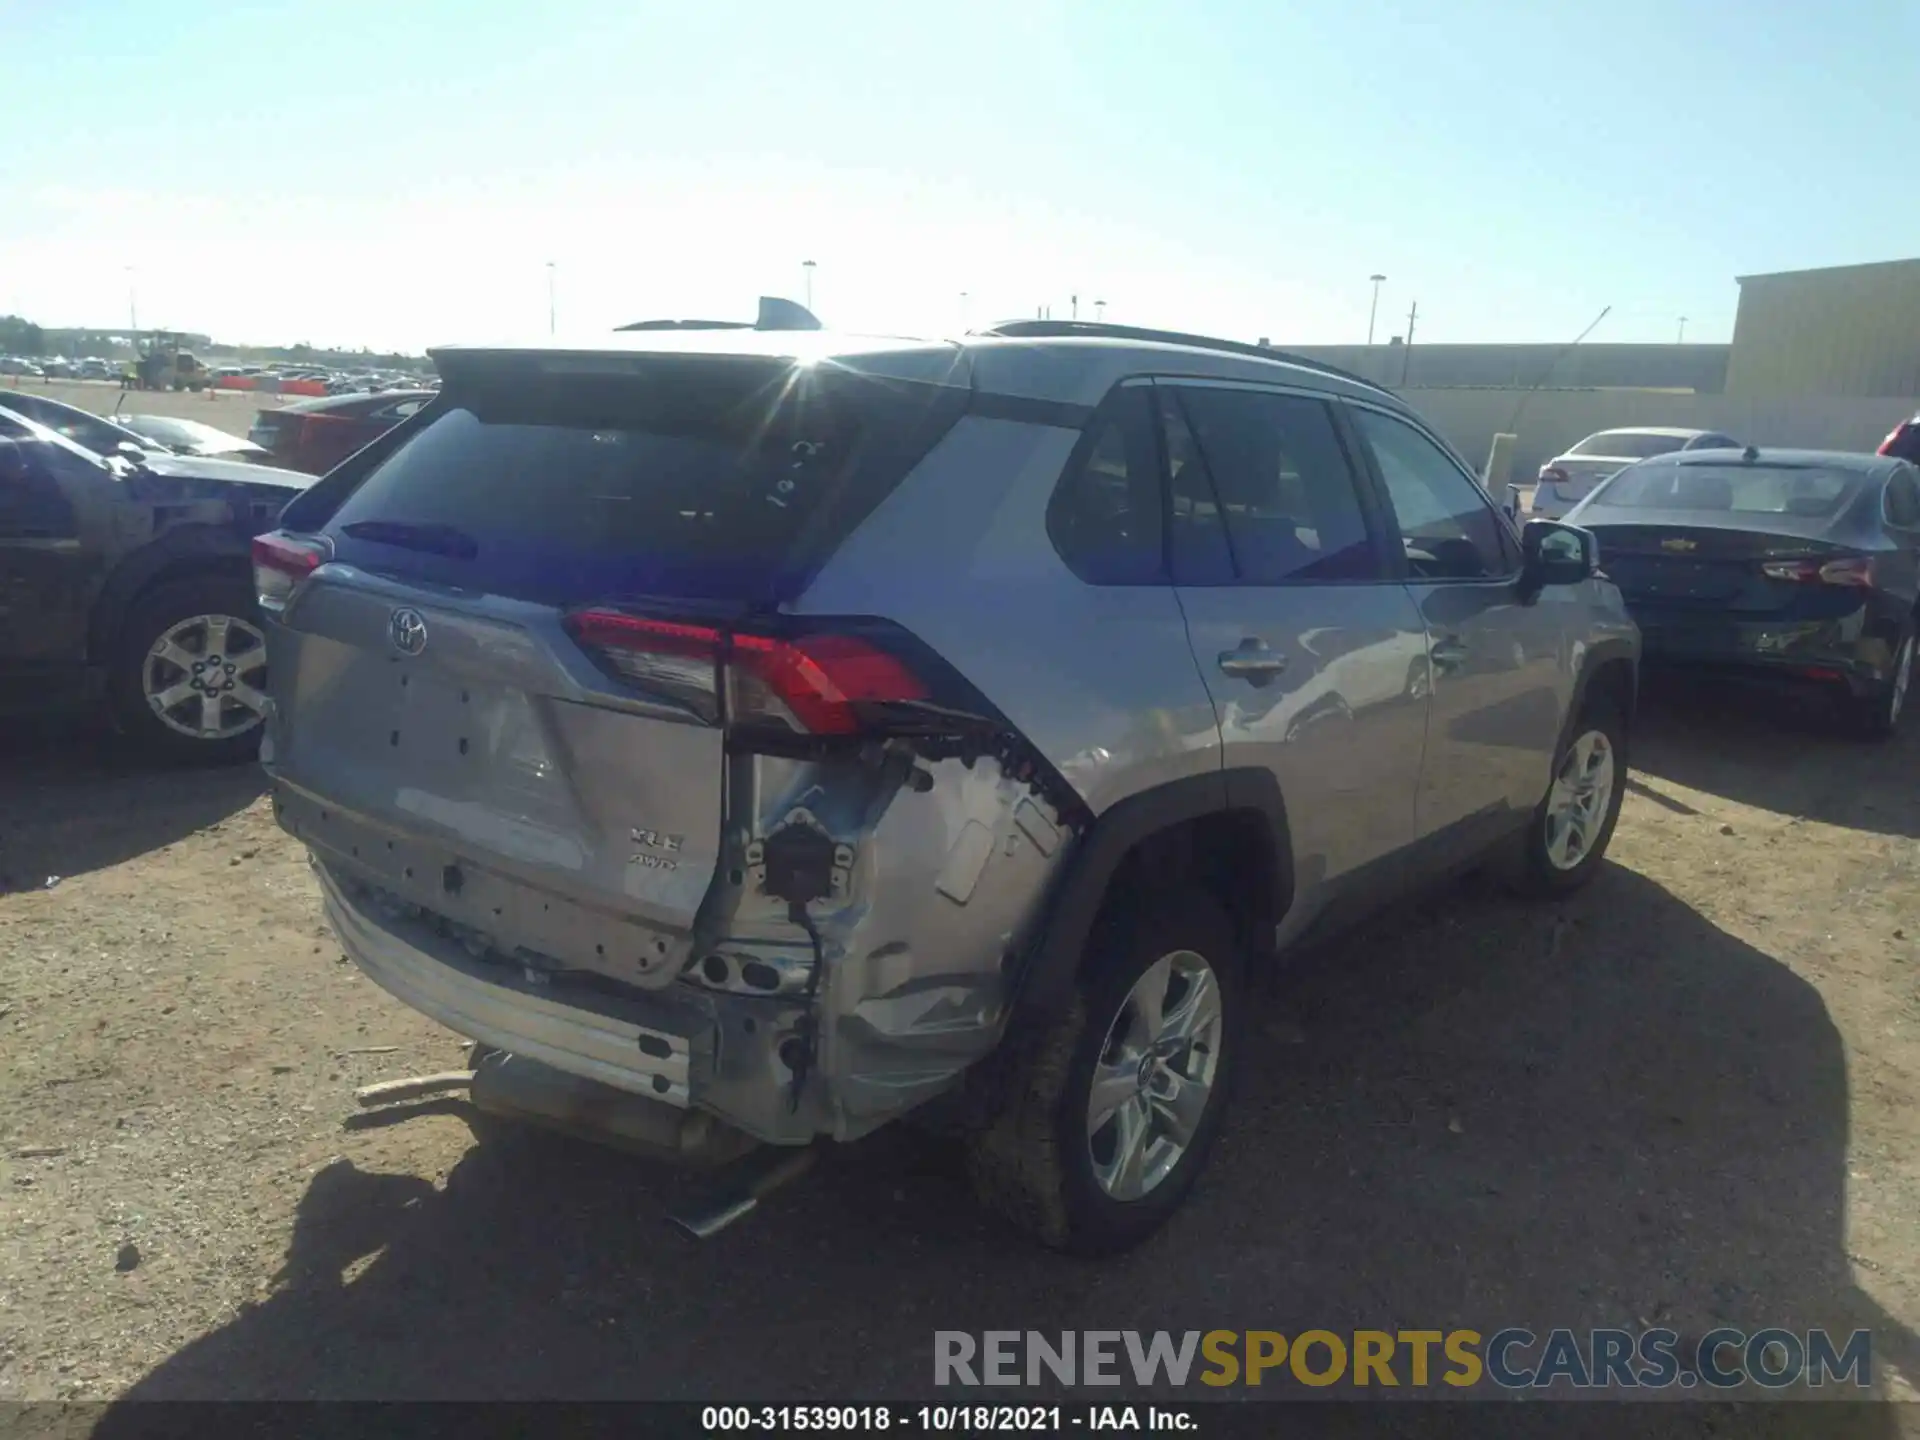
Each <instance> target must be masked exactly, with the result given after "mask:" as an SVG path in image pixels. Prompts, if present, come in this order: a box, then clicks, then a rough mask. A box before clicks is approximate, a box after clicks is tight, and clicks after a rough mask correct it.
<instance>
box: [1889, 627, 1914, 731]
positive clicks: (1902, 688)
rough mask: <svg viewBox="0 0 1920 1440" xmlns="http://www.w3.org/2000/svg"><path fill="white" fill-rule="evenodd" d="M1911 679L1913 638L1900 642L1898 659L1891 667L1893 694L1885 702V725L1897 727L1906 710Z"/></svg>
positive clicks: (1909, 637)
mask: <svg viewBox="0 0 1920 1440" xmlns="http://www.w3.org/2000/svg"><path fill="white" fill-rule="evenodd" d="M1912 679H1913V637H1912V636H1911V635H1909V636H1908V637H1907V638H1906V639H1905V640H1903V641H1901V642H1900V658H1899V660H1898V661H1897V662H1896V663H1895V665H1894V667H1893V694H1892V695H1891V696H1890V697H1888V700H1887V724H1888V725H1897V724H1898V723H1899V722H1900V712H1901V711H1902V710H1903V709H1905V708H1906V704H1907V685H1908V683H1909V682H1910V681H1911V680H1912Z"/></svg>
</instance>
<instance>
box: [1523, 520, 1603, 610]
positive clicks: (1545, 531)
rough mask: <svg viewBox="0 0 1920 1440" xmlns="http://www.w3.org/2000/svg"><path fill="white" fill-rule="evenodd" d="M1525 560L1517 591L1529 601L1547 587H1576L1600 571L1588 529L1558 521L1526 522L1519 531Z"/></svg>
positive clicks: (1596, 545)
mask: <svg viewBox="0 0 1920 1440" xmlns="http://www.w3.org/2000/svg"><path fill="white" fill-rule="evenodd" d="M1520 549H1521V553H1522V554H1523V555H1524V557H1525V559H1524V561H1523V563H1522V565H1521V570H1520V588H1521V592H1522V593H1523V594H1524V595H1525V597H1526V598H1527V599H1529V600H1531V599H1532V598H1533V597H1534V596H1536V595H1538V594H1539V593H1540V592H1541V591H1542V590H1544V589H1545V588H1546V587H1547V586H1549V585H1578V584H1579V583H1580V582H1581V581H1582V580H1590V579H1592V578H1593V576H1594V575H1595V574H1597V573H1598V572H1599V569H1600V542H1599V541H1598V540H1596V539H1595V538H1594V536H1593V532H1592V531H1591V530H1582V529H1581V528H1580V527H1579V526H1578V525H1563V524H1561V523H1560V522H1559V521H1558V520H1529V521H1528V522H1527V524H1526V528H1525V529H1523V530H1522V531H1521V532H1520Z"/></svg>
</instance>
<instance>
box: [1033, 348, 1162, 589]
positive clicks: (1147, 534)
mask: <svg viewBox="0 0 1920 1440" xmlns="http://www.w3.org/2000/svg"><path fill="white" fill-rule="evenodd" d="M1160 522H1161V500H1160V455H1159V450H1158V447H1157V446H1156V444H1155V442H1154V431H1153V391H1152V389H1151V388H1150V387H1149V386H1145V385H1128V386H1122V387H1121V388H1120V389H1118V390H1115V391H1114V392H1113V393H1112V394H1111V395H1110V396H1109V397H1108V398H1107V400H1106V401H1105V403H1104V404H1102V405H1101V407H1100V410H1099V412H1098V413H1097V414H1096V415H1095V416H1094V418H1093V422H1092V424H1091V425H1090V426H1089V427H1088V430H1087V434H1086V438H1085V439H1084V440H1083V441H1082V442H1081V443H1080V446H1079V447H1078V449H1077V450H1076V452H1075V454H1074V457H1073V459H1071V460H1070V461H1069V462H1068V464H1067V468H1066V470H1065V471H1064V472H1063V473H1062V474H1061V477H1060V482H1059V484H1058V485H1057V486H1056V487H1055V488H1054V492H1053V498H1052V499H1051V500H1050V501H1049V502H1048V505H1047V534H1048V536H1049V537H1050V538H1051V539H1052V541H1053V548H1054V549H1055V551H1056V552H1058V554H1059V556H1060V558H1061V559H1062V560H1063V561H1065V562H1066V565H1067V568H1068V569H1069V570H1071V571H1073V573H1074V574H1075V575H1077V576H1079V577H1080V578H1081V579H1082V580H1084V581H1086V582H1087V583H1088V584H1089V585H1155V584H1159V583H1161V582H1163V581H1164V580H1165V578H1166V577H1165V567H1164V566H1163V564H1162V561H1161V551H1160Z"/></svg>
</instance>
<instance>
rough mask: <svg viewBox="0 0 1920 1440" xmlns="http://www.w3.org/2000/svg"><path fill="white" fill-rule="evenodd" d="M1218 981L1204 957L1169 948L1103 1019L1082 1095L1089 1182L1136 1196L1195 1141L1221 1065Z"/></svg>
mask: <svg viewBox="0 0 1920 1440" xmlns="http://www.w3.org/2000/svg"><path fill="white" fill-rule="evenodd" d="M1223 1020H1224V1014H1223V1011H1222V1009H1221V1003H1220V981H1219V977H1218V976H1216V975H1215V974H1214V973H1213V967H1212V966H1210V965H1209V964H1208V963H1207V961H1206V959H1205V957H1203V956H1201V955H1199V954H1197V953H1196V952H1194V951H1192V950H1176V951H1173V952H1172V953H1171V954H1168V955H1163V956H1161V957H1160V958H1159V959H1158V960H1156V961H1154V962H1153V964H1151V965H1149V966H1148V967H1147V969H1146V971H1145V973H1143V974H1142V975H1141V976H1140V978H1139V979H1138V980H1137V981H1135V982H1134V985H1133V988H1132V989H1131V990H1129V991H1128V992H1127V998H1126V999H1125V1000H1124V1001H1122V1002H1121V1005H1120V1009H1119V1012H1118V1013H1117V1014H1116V1015H1115V1016H1114V1017H1113V1021H1112V1023H1111V1024H1110V1025H1109V1026H1108V1027H1107V1036H1106V1041H1105V1043H1104V1044H1103V1045H1102V1046H1101V1048H1100V1058H1099V1059H1098V1060H1097V1061H1096V1062H1095V1063H1094V1067H1093V1081H1092V1085H1091V1087H1090V1090H1089V1094H1088V1097H1087V1154H1088V1158H1089V1159H1090V1160H1091V1161H1092V1165H1093V1178H1094V1181H1095V1183H1096V1184H1098V1185H1099V1186H1100V1188H1101V1189H1102V1190H1103V1191H1105V1192H1106V1194H1107V1195H1109V1196H1110V1197H1112V1198H1113V1199H1115V1200H1121V1201H1127V1200H1138V1199H1140V1198H1141V1197H1142V1196H1144V1195H1146V1194H1147V1193H1148V1192H1149V1191H1151V1190H1153V1189H1154V1188H1155V1187H1157V1186H1158V1185H1160V1184H1161V1183H1162V1182H1163V1181H1165V1180H1166V1178H1167V1176H1168V1175H1170V1174H1172V1173H1173V1170H1174V1167H1175V1166H1177V1165H1178V1164H1179V1163H1180V1158H1181V1157H1182V1156H1183V1155H1185V1154H1186V1153H1187V1149H1188V1147H1189V1146H1191V1145H1192V1144H1193V1142H1194V1137H1195V1135H1196V1133H1197V1132H1198V1131H1199V1128H1200V1122H1201V1119H1202V1118H1203V1117H1204V1116H1205V1114H1206V1111H1207V1105H1208V1102H1209V1101H1210V1100H1211V1099H1212V1097H1213V1088H1214V1081H1215V1079H1216V1077H1217V1076H1218V1074H1219V1069H1220V1038H1221V1034H1222V1030H1223Z"/></svg>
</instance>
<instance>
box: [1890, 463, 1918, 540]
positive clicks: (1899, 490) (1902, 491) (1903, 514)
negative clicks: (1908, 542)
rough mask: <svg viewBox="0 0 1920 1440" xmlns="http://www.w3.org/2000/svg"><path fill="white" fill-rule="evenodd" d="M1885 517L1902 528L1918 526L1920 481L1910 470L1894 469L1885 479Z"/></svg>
mask: <svg viewBox="0 0 1920 1440" xmlns="http://www.w3.org/2000/svg"><path fill="white" fill-rule="evenodd" d="M1887 519H1888V521H1890V522H1891V523H1892V524H1895V525H1898V526H1900V527H1902V528H1903V529H1913V528H1915V527H1920V481H1916V480H1915V479H1914V474H1913V471H1911V470H1896V471H1894V472H1893V478H1892V479H1890V480H1888V481H1887Z"/></svg>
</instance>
